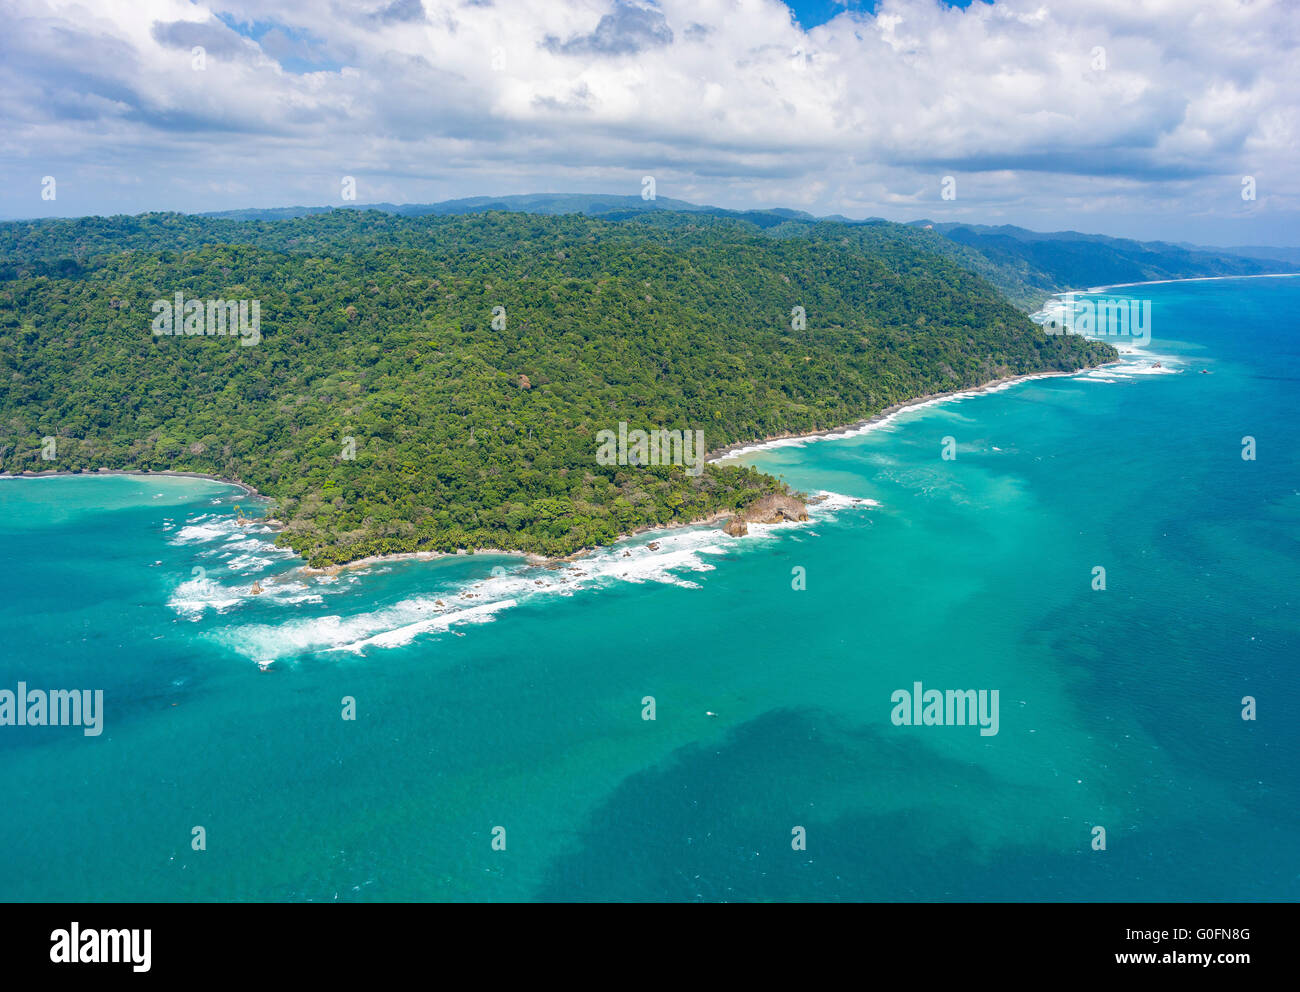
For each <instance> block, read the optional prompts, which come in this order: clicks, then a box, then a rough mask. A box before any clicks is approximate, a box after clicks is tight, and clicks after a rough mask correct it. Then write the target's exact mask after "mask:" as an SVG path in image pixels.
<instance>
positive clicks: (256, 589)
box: [248, 579, 263, 596]
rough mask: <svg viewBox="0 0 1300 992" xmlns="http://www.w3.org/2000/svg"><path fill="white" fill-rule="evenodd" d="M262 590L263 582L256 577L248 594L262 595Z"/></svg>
mask: <svg viewBox="0 0 1300 992" xmlns="http://www.w3.org/2000/svg"><path fill="white" fill-rule="evenodd" d="M262 591H263V590H262V583H261V582H259V581H257V579H254V580H253V588H252V589H249V590H248V594H249V595H250V596H260V595H262Z"/></svg>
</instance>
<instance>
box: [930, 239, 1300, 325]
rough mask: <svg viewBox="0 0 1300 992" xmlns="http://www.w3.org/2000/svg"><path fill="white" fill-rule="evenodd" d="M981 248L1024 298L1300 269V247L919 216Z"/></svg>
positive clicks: (997, 274) (1001, 280) (996, 274)
mask: <svg viewBox="0 0 1300 992" xmlns="http://www.w3.org/2000/svg"><path fill="white" fill-rule="evenodd" d="M911 226H914V227H918V228H921V229H923V230H932V231H934V232H936V233H938V234H941V235H942V236H943V237H945V238H948V239H949V240H951V241H954V242H956V243H957V244H961V245H965V246H967V247H968V248H971V249H974V250H975V251H976V252H978V253H979V254H980V255H981V256H982V257H983V258H984V259H985V260H986V261H987V262H988V263H989V264H991V265H992V266H993V271H991V272H988V271H986V272H984V273H983V274H984V275H985V276H986V277H987V278H988V279H989V280H990V281H991V282H993V284H994V285H996V286H998V288H999V289H1002V290H1003V292H1005V293H1007V295H1008V296H1010V297H1011V298H1012V299H1013V300H1016V301H1017V302H1020V303H1022V305H1023V303H1025V302H1029V303H1033V302H1041V299H1040V298H1045V297H1046V296H1048V295H1050V294H1051V293H1055V292H1060V291H1062V290H1066V289H1087V288H1089V287H1093V286H1107V285H1112V284H1115V283H1128V282H1147V281H1151V280H1156V279H1187V278H1193V277H1197V276H1233V275H1263V274H1266V273H1269V272H1293V271H1296V270H1297V269H1300V249H1285V248H1282V249H1271V251H1273V252H1276V253H1277V254H1273V255H1266V254H1262V252H1265V251H1270V249H1260V250H1258V251H1260V252H1261V253H1260V254H1255V255H1250V254H1246V253H1245V252H1244V251H1242V250H1240V249H1230V248H1198V247H1195V246H1188V245H1180V244H1173V243H1170V242H1167V241H1134V240H1131V239H1128V238H1110V237H1106V236H1105V235H1101V234H1083V233H1081V232H1079V231H1053V232H1040V231H1030V230H1026V229H1025V228H1023V227H1014V226H1011V225H1002V226H998V227H989V226H985V225H981V224H948V223H935V222H933V221H914V222H913V224H912V225H911Z"/></svg>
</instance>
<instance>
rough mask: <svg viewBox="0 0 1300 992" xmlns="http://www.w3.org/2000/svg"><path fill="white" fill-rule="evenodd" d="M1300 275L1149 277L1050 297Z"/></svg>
mask: <svg viewBox="0 0 1300 992" xmlns="http://www.w3.org/2000/svg"><path fill="white" fill-rule="evenodd" d="M1295 276H1300V272H1253V273H1251V274H1250V275H1237V276H1188V277H1187V278H1185V279H1147V280H1144V281H1143V282H1113V283H1110V284H1109V285H1107V286H1093V287H1091V288H1089V289H1063V290H1061V291H1060V292H1059V293H1053V294H1052V295H1051V296H1049V297H1048V299H1055V298H1056V297H1058V296H1064V295H1065V294H1066V293H1104V292H1106V291H1107V290H1108V289H1124V288H1126V287H1129V286H1164V285H1167V284H1169V283H1174V282H1215V281H1217V280H1219V279H1289V278H1294V277H1295Z"/></svg>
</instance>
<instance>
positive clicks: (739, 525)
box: [722, 517, 749, 537]
mask: <svg viewBox="0 0 1300 992" xmlns="http://www.w3.org/2000/svg"><path fill="white" fill-rule="evenodd" d="M722 530H723V533H725V534H729V535H731V536H732V537H744V536H745V535H746V534H748V533H749V524H747V523H745V521H744V520H742V519H741V518H740V517H732V518H731V519H730V520H728V521H727V523H726V525H725V526H723V528H722Z"/></svg>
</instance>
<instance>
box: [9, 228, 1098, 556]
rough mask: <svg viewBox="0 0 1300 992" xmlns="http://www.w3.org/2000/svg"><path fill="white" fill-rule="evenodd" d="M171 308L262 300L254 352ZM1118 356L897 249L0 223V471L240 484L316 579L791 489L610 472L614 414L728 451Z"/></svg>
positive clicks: (708, 471)
mask: <svg viewBox="0 0 1300 992" xmlns="http://www.w3.org/2000/svg"><path fill="white" fill-rule="evenodd" d="M178 293H180V294H183V297H184V298H186V299H191V300H193V299H198V300H214V299H215V300H245V301H256V302H257V304H258V308H259V311H260V328H259V335H258V340H257V342H256V343H255V344H254V343H252V341H251V339H243V340H241V339H239V338H236V337H231V336H221V335H204V334H197V335H185V334H182V335H179V336H169V335H157V334H155V333H153V331H152V330H151V325H152V324H153V322H154V320H155V312H156V304H157V303H158V302H159V301H171V300H173V299H174V298H175V296H176V294H178ZM496 308H502V309H496ZM796 308H803V310H802V312H803V313H804V314H805V315H806V316H805V318H804V319H803V320H800V319H797V318H792V314H795V313H798V311H796ZM494 312H495V314H496V315H497V319H496V320H495V321H494ZM502 318H503V319H502ZM1113 357H1114V352H1113V350H1112V349H1110V348H1109V347H1108V346H1106V345H1104V344H1099V343H1090V342H1087V341H1084V340H1082V339H1080V338H1078V337H1075V336H1065V337H1048V336H1046V335H1044V334H1043V333H1042V331H1041V329H1040V328H1038V327H1037V325H1035V324H1033V323H1032V322H1030V321H1029V320H1028V319H1027V318H1026V317H1024V315H1023V314H1021V313H1020V312H1018V311H1017V310H1016V309H1015V308H1013V307H1012V306H1010V305H1009V304H1008V303H1007V302H1005V300H1004V299H1003V298H1002V297H1001V296H1000V295H999V294H998V293H997V291H996V290H995V289H994V288H993V287H992V286H991V285H989V283H988V282H986V281H985V280H983V279H981V278H980V277H979V276H977V275H974V274H973V273H971V272H969V271H968V270H966V269H964V268H962V267H960V266H959V265H957V264H955V263H954V262H953V261H952V260H950V259H946V258H943V257H939V256H937V255H933V254H927V253H924V252H920V251H918V250H916V249H915V248H914V247H913V246H911V245H910V244H907V243H903V242H899V243H889V244H876V245H871V246H870V247H868V246H866V245H864V244H862V243H860V242H857V241H855V240H853V239H834V238H830V237H797V238H780V237H771V236H769V235H767V234H764V233H761V232H759V231H757V230H755V229H754V228H753V227H752V226H749V225H746V224H744V223H743V222H739V221H736V220H734V219H728V218H717V217H707V216H706V217H700V216H699V215H696V214H689V215H672V216H669V215H663V216H656V217H654V218H643V219H638V220H632V221H626V222H617V223H614V222H606V221H601V220H596V219H591V218H587V217H583V216H578V215H570V216H536V215H526V214H518V213H487V214H471V215H463V216H451V217H436V216H426V217H410V218H407V217H399V216H394V215H391V214H384V213H378V212H352V211H336V212H332V213H328V214H317V215H309V216H304V217H300V218H293V219H287V220H277V221H233V220H223V219H220V218H204V217H190V216H182V215H175V214H155V215H145V216H143V217H137V218H108V219H103V218H90V219H84V220H78V221H50V222H40V223H37V224H26V223H10V224H0V470H2V471H4V472H11V473H12V472H22V471H45V470H51V469H55V470H62V471H94V470H95V469H97V468H100V467H108V468H118V469H150V470H159V469H175V470H183V471H193V472H202V473H209V474H212V475H216V476H220V477H223V478H229V479H238V480H241V481H243V482H246V483H248V484H250V485H252V486H255V487H256V488H257V489H258V490H259V491H261V492H262V493H264V494H266V495H268V496H271V497H272V498H274V499H275V500H276V501H277V503H278V507H277V510H276V515H277V516H279V517H280V518H281V519H284V520H286V521H287V526H286V528H285V531H284V534H283V535H282V540H283V541H285V542H286V543H288V544H291V545H292V547H293V548H294V549H295V550H297V551H298V552H300V553H301V554H303V555H304V556H306V557H307V558H308V559H309V560H310V561H311V562H312V563H313V564H317V565H320V564H328V563H334V562H342V561H348V560H353V559H356V558H359V557H363V556H366V555H370V554H376V553H381V552H400V551H416V550H440V551H450V550H454V549H457V548H481V547H497V548H507V549H516V550H521V551H533V552H539V553H544V554H551V555H556V554H564V553H568V552H572V551H575V550H578V549H581V548H585V547H590V546H593V545H596V544H602V543H607V542H609V541H611V540H612V539H613V538H615V537H616V536H617V535H618V534H620V533H626V532H629V531H631V530H633V529H636V528H638V527H641V526H645V525H655V524H665V523H668V522H671V521H686V520H693V519H699V518H701V517H703V516H705V515H707V514H709V513H712V512H717V511H720V510H728V509H734V508H737V507H739V506H742V505H744V504H746V503H748V502H750V501H751V500H753V499H754V498H755V497H757V496H759V495H762V494H764V493H767V492H772V491H777V490H778V489H779V488H781V487H780V483H778V482H777V480H774V479H771V478H769V477H765V476H762V475H759V474H758V473H756V472H754V471H752V470H746V469H740V468H736V467H729V468H720V467H717V466H707V467H706V468H705V469H704V471H703V473H702V474H700V475H698V476H696V475H693V474H692V473H691V472H690V471H689V466H687V465H651V466H645V465H637V464H614V465H607V464H601V463H600V461H599V460H598V458H597V451H598V438H597V435H598V432H600V431H605V430H608V431H618V430H619V425H620V423H623V424H626V425H627V429H628V430H635V429H645V430H651V429H662V430H669V431H671V430H682V431H696V430H698V431H702V432H703V438H704V441H705V447H706V448H707V449H709V450H717V449H720V448H722V447H724V446H726V445H728V444H732V443H735V442H738V441H743V440H750V439H756V438H761V437H767V436H771V435H775V434H780V433H786V432H808V431H814V430H820V429H826V428H831V427H836V426H839V425H842V424H846V423H850V422H853V421H856V420H859V419H862V418H864V417H867V416H869V415H871V414H872V413H875V412H877V411H879V410H881V409H882V408H884V407H886V406H889V405H891V404H894V403H897V402H900V401H903V400H907V399H910V398H913V397H916V396H920V395H923V394H927V393H932V392H938V391H948V390H954V389H960V388H966V387H971V386H975V385H978V384H981V383H984V382H987V381H989V380H991V379H994V378H997V377H1000V376H1003V375H1011V374H1021V373H1028V372H1035V371H1042V370H1070V369H1075V368H1079V367H1081V366H1082V365H1084V364H1095V363H1098V362H1101V361H1105V360H1109V359H1111V358H1113ZM47 437H53V438H55V439H56V442H55V445H54V446H53V448H54V451H55V452H56V457H55V459H54V460H53V461H47V460H43V458H42V452H43V451H46V452H48V451H49V450H50V446H49V445H46V444H43V439H44V438H47ZM936 450H937V449H936ZM630 461H633V462H634V461H635V459H631V460H630Z"/></svg>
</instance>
